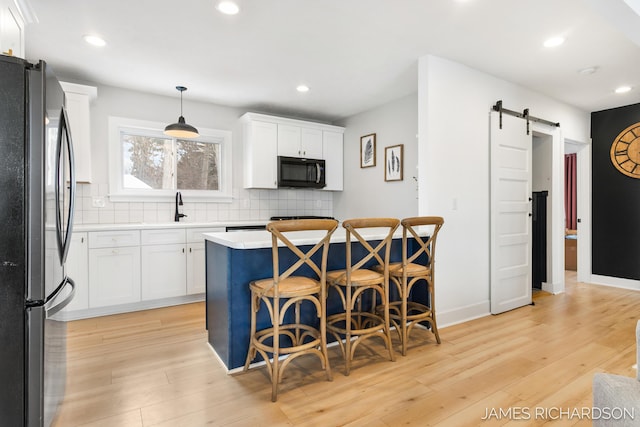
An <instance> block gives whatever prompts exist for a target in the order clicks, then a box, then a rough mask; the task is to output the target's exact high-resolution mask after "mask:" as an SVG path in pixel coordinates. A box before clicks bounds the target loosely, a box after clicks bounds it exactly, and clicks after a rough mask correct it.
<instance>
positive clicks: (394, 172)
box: [384, 144, 404, 181]
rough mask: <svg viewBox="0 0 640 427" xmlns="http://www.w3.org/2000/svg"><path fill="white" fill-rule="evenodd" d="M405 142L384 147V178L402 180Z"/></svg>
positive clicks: (386, 179)
mask: <svg viewBox="0 0 640 427" xmlns="http://www.w3.org/2000/svg"><path fill="white" fill-rule="evenodd" d="M403 157H404V144H400V145H393V146H391V147H386V148H385V149H384V180H385V181H402V170H403V162H404V159H403Z"/></svg>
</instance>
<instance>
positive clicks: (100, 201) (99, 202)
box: [91, 196, 104, 208]
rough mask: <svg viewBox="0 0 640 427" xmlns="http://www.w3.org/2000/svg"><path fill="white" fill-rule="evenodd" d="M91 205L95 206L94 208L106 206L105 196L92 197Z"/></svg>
mask: <svg viewBox="0 0 640 427" xmlns="http://www.w3.org/2000/svg"><path fill="white" fill-rule="evenodd" d="M91 206H93V207H94V208H104V197H102V196H93V197H92V198H91Z"/></svg>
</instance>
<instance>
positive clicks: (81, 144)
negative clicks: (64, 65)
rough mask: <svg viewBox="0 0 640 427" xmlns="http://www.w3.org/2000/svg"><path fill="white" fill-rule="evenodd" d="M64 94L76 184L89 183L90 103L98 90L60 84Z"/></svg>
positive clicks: (89, 87)
mask: <svg viewBox="0 0 640 427" xmlns="http://www.w3.org/2000/svg"><path fill="white" fill-rule="evenodd" d="M60 84H61V85H62V88H63V89H64V93H65V107H66V108H67V114H68V116H69V127H70V128H71V140H72V141H73V149H74V155H75V160H76V162H75V165H76V182H87V183H88V182H91V113H90V103H91V101H92V100H93V99H95V98H96V96H97V94H98V89H97V88H96V87H93V86H85V85H78V84H75V83H67V82H60Z"/></svg>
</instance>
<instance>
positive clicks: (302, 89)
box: [296, 85, 309, 92]
mask: <svg viewBox="0 0 640 427" xmlns="http://www.w3.org/2000/svg"><path fill="white" fill-rule="evenodd" d="M296 90H297V91H298V92H309V86H307V85H299V86H298V87H297V88H296Z"/></svg>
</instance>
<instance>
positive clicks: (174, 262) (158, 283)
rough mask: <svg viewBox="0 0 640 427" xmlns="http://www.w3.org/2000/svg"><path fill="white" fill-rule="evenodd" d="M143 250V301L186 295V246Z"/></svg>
mask: <svg viewBox="0 0 640 427" xmlns="http://www.w3.org/2000/svg"><path fill="white" fill-rule="evenodd" d="M183 233H184V231H183ZM141 250H142V299H143V300H152V299H159V298H169V297H177V296H183V295H185V294H186V292H187V285H186V280H187V272H186V261H185V256H186V255H185V245H183V244H177V245H176V244H174V245H153V246H142V249H141Z"/></svg>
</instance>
